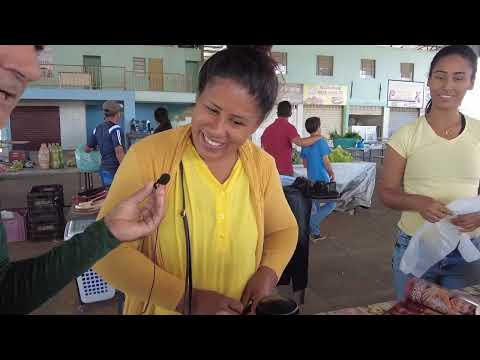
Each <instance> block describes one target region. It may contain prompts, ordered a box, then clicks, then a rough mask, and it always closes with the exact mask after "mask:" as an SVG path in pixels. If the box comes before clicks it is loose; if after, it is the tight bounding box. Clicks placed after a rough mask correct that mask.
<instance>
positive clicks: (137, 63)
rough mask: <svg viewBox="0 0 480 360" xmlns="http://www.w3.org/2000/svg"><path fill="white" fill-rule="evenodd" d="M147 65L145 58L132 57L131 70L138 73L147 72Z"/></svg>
mask: <svg viewBox="0 0 480 360" xmlns="http://www.w3.org/2000/svg"><path fill="white" fill-rule="evenodd" d="M146 69H147V66H146V62H145V58H140V57H134V58H133V71H134V72H135V73H138V74H145V73H146V72H147V70H146Z"/></svg>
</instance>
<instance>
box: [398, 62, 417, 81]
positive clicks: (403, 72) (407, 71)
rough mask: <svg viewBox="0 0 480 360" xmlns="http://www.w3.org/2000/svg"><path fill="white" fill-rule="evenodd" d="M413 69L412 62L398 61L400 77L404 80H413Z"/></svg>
mask: <svg viewBox="0 0 480 360" xmlns="http://www.w3.org/2000/svg"><path fill="white" fill-rule="evenodd" d="M413 69H414V64H412V63H400V78H401V79H402V80H406V81H413Z"/></svg>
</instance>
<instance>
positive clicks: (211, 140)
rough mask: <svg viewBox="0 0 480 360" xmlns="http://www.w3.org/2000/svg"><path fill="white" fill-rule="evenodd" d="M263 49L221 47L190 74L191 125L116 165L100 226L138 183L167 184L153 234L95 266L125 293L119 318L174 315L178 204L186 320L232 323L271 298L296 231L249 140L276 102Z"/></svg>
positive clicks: (179, 290)
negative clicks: (194, 79)
mask: <svg viewBox="0 0 480 360" xmlns="http://www.w3.org/2000/svg"><path fill="white" fill-rule="evenodd" d="M269 49H270V47H267V48H265V46H263V47H261V48H260V47H250V46H247V47H245V46H244V47H228V48H227V49H226V50H223V51H220V52H218V53H217V54H215V55H214V56H212V57H211V58H210V59H209V60H208V61H207V62H206V63H205V64H204V66H203V67H202V69H201V72H200V75H199V91H198V93H199V95H198V98H197V103H196V105H195V107H194V111H193V116H192V125H191V126H184V127H180V128H177V129H173V130H169V131H165V132H162V133H159V134H156V135H152V136H150V137H148V138H146V139H144V140H142V141H141V142H139V143H138V144H135V145H134V146H133V147H132V148H131V149H130V150H129V151H128V152H127V155H126V157H125V159H124V160H123V161H122V164H121V166H120V168H119V170H118V172H117V175H116V176H115V179H114V181H113V184H112V187H111V189H110V191H109V195H108V197H107V199H106V201H105V204H104V206H103V208H102V210H101V213H100V215H99V217H102V216H104V215H105V214H107V213H108V212H109V211H110V209H111V208H112V207H113V206H114V205H115V204H116V203H118V202H119V201H120V200H121V199H123V198H124V197H126V196H128V195H129V194H130V193H132V192H134V191H135V190H136V189H138V188H140V187H141V186H143V184H144V183H145V182H148V181H151V180H155V179H157V178H159V177H160V175H161V174H162V173H169V174H170V175H171V181H170V183H169V184H168V185H167V186H166V194H167V210H166V214H165V218H164V219H163V221H162V223H161V225H160V226H159V228H158V231H157V233H156V234H154V235H152V236H148V237H146V238H144V239H141V240H138V241H136V242H135V243H129V244H122V245H121V246H119V247H118V248H117V249H115V250H114V251H112V252H111V253H110V254H109V255H108V256H106V257H105V258H104V259H102V260H101V261H99V262H98V263H97V264H96V265H95V267H94V269H95V271H97V272H98V273H99V274H100V275H101V276H102V277H104V278H105V279H106V280H107V281H108V282H109V283H110V284H111V285H112V286H114V287H115V288H117V289H119V290H121V291H122V292H124V293H125V294H126V301H125V307H124V314H141V313H146V314H178V313H182V312H183V310H184V308H185V306H184V304H185V300H186V297H185V295H186V293H185V277H186V249H185V241H186V239H185V229H184V223H183V218H182V216H181V215H180V214H181V212H182V209H183V206H184V205H183V204H184V203H185V209H186V214H187V218H188V222H189V235H190V243H191V263H192V286H193V291H192V313H193V314H217V313H231V314H239V313H241V312H242V311H243V309H244V307H245V306H246V305H247V303H249V302H253V305H254V306H253V308H255V305H256V303H257V302H258V301H259V300H260V299H261V298H262V297H264V296H267V295H270V294H271V293H272V291H273V290H274V288H275V286H276V283H277V281H278V279H279V278H280V276H281V274H282V272H283V270H284V269H285V267H286V265H287V264H288V262H289V260H290V258H291V256H292V255H293V252H294V250H295V247H296V243H297V237H298V228H297V224H296V221H295V218H294V216H293V214H292V212H291V210H290V208H289V206H288V203H287V201H286V199H285V196H284V194H283V190H282V187H281V183H280V177H279V175H278V171H277V170H276V166H275V161H274V159H273V158H272V157H271V156H270V155H268V154H267V153H265V152H264V151H263V150H261V149H260V148H258V147H257V146H255V145H254V144H253V143H252V142H251V141H250V140H249V137H250V136H251V135H252V134H253V132H255V130H256V129H257V128H258V126H259V125H260V123H261V122H262V121H263V119H264V118H265V115H266V114H267V113H268V111H270V110H271V108H272V107H273V104H274V102H275V99H276V95H277V88H278V81H277V78H276V75H275V63H274V61H273V60H272V59H271V57H270V54H269ZM266 50H268V51H266ZM182 167H183V175H182V171H181V168H182Z"/></svg>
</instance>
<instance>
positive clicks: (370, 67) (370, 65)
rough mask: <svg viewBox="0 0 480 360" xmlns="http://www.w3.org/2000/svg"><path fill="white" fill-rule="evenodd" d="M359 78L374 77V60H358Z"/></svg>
mask: <svg viewBox="0 0 480 360" xmlns="http://www.w3.org/2000/svg"><path fill="white" fill-rule="evenodd" d="M360 79H375V60H373V59H361V60H360Z"/></svg>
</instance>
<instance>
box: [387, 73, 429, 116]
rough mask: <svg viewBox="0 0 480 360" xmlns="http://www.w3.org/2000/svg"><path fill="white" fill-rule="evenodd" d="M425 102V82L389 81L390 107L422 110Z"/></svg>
mask: <svg viewBox="0 0 480 360" xmlns="http://www.w3.org/2000/svg"><path fill="white" fill-rule="evenodd" d="M423 102H424V84H423V82H418V81H402V80H388V107H400V108H417V109H421V108H423Z"/></svg>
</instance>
